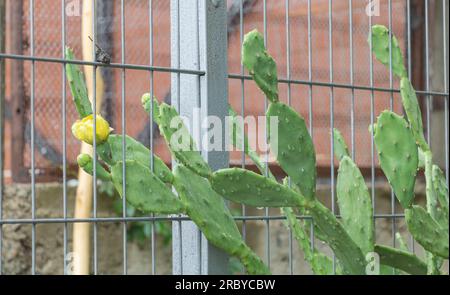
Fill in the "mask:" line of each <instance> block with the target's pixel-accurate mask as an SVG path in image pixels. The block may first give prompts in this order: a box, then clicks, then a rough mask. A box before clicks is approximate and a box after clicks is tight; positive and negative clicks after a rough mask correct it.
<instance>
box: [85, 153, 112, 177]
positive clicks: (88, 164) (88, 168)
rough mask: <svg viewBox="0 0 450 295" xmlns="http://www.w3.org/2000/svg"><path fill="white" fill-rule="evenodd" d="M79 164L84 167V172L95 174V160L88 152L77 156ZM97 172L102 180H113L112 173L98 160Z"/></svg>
mask: <svg viewBox="0 0 450 295" xmlns="http://www.w3.org/2000/svg"><path fill="white" fill-rule="evenodd" d="M77 162H78V166H80V168H81V169H83V171H84V172H86V173H87V174H90V175H94V163H93V162H94V161H93V159H92V157H91V156H90V155H88V154H80V155H78V157H77ZM96 166H97V167H96V173H97V177H98V178H99V179H101V180H105V181H109V180H111V174H109V172H108V171H106V169H105V168H104V167H103V166H102V165H101V164H100V163H99V162H98V161H97V163H96Z"/></svg>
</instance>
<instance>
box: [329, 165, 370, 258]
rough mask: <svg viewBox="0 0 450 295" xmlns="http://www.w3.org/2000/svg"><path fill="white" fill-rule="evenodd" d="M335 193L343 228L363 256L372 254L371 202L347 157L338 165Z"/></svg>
mask: <svg viewBox="0 0 450 295" xmlns="http://www.w3.org/2000/svg"><path fill="white" fill-rule="evenodd" d="M336 193H337V197H338V203H339V212H340V213H341V216H342V223H343V224H344V228H345V229H346V231H347V232H348V234H349V235H350V237H351V238H352V239H353V241H354V242H355V243H356V244H357V245H358V246H359V248H360V249H361V250H362V251H363V253H364V254H366V253H369V252H372V251H373V245H374V242H375V225H374V221H373V208H372V202H371V198H370V194H369V190H368V189H367V186H366V183H365V182H364V178H363V176H362V174H361V172H360V171H359V169H358V167H357V166H356V165H355V163H354V162H353V161H352V160H351V159H350V158H349V157H348V156H344V157H343V158H342V160H341V162H340V164H339V173H338V177H337V184H336Z"/></svg>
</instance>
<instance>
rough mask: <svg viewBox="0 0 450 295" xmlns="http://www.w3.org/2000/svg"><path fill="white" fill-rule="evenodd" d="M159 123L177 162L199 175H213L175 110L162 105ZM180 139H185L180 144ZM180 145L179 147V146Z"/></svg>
mask: <svg viewBox="0 0 450 295" xmlns="http://www.w3.org/2000/svg"><path fill="white" fill-rule="evenodd" d="M157 123H158V124H159V130H160V131H161V134H162V135H163V136H164V139H165V140H166V142H167V144H168V145H169V148H170V151H171V152H172V154H173V156H174V157H175V158H176V160H177V161H178V162H180V163H182V164H183V165H185V166H186V167H187V168H189V169H191V170H192V171H194V172H195V173H197V174H198V175H201V176H203V177H208V176H209V175H210V174H211V169H210V168H209V166H208V164H207V163H206V162H205V160H204V159H203V158H202V156H201V155H200V152H199V151H197V150H196V147H195V143H194V140H193V139H192V137H191V135H190V134H189V131H188V129H187V128H186V126H185V125H184V124H183V122H182V120H181V118H180V116H179V115H178V113H177V111H176V110H175V108H173V107H171V106H169V105H167V104H165V103H162V104H161V105H160V106H159V120H158V121H157ZM178 138H181V139H183V140H182V142H179V141H178ZM178 144H179V146H177V145H178Z"/></svg>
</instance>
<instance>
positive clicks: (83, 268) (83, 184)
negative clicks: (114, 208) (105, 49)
mask: <svg viewBox="0 0 450 295" xmlns="http://www.w3.org/2000/svg"><path fill="white" fill-rule="evenodd" d="M92 1H95V0H84V1H83V7H82V11H83V13H82V24H81V42H82V52H83V60H86V61H92V60H94V58H95V57H94V56H93V50H94V49H93V46H94V44H93V42H92V41H91V40H89V36H93V35H94V32H93V22H94V16H93V11H92ZM84 75H85V78H86V85H87V89H88V95H89V99H90V100H91V103H92V98H93V97H94V89H93V80H94V69H93V67H92V66H84ZM96 84H97V89H96V90H95V91H96V109H97V112H99V110H100V107H101V104H102V100H103V93H104V82H103V77H102V75H101V71H100V68H97V70H96ZM92 152H93V149H92V146H90V145H88V144H86V143H84V142H83V143H82V144H81V151H80V153H86V154H90V155H92ZM92 187H93V180H92V176H91V175H89V174H87V173H86V172H84V171H83V170H82V169H79V170H78V188H77V194H76V200H75V218H89V217H90V216H91V211H92ZM73 252H74V268H73V270H74V273H73V274H75V275H87V274H89V269H90V224H89V223H88V222H83V223H74V225H73Z"/></svg>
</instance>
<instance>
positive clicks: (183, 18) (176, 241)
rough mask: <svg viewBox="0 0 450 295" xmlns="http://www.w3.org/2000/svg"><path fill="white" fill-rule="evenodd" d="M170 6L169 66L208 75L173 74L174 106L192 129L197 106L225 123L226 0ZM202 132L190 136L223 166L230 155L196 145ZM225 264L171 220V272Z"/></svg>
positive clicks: (218, 268) (222, 268) (186, 0)
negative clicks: (208, 150) (170, 63)
mask: <svg viewBox="0 0 450 295" xmlns="http://www.w3.org/2000/svg"><path fill="white" fill-rule="evenodd" d="M170 4H171V62H172V67H173V68H183V69H194V70H202V71H205V72H206V74H205V75H204V76H197V75H189V74H179V73H178V74H177V73H174V74H172V86H171V98H172V105H174V106H175V107H176V108H177V109H178V111H179V112H180V114H181V115H182V116H185V117H187V118H188V119H189V120H190V122H191V125H193V124H192V122H193V121H195V120H193V119H194V116H195V114H193V110H194V109H196V108H198V109H199V116H200V118H201V119H203V118H206V117H207V116H217V117H219V118H221V121H222V124H223V123H224V120H223V119H224V117H225V116H226V115H227V109H228V93H227V92H228V79H227V74H228V73H227V10H226V9H227V7H226V1H225V0H171V2H170ZM201 121H202V120H200V122H201ZM198 123H199V122H194V124H196V125H197V124H198ZM198 127H199V126H192V128H191V130H194V129H195V128H198ZM194 133H195V132H194ZM201 133H202V132H200V133H199V134H200V136H195V135H194V138H195V140H196V142H197V145H198V146H199V148H201V149H202V155H203V157H204V158H205V159H206V160H207V161H208V163H209V164H210V166H211V167H212V169H213V170H216V169H219V168H223V167H227V166H228V153H227V152H225V151H210V152H207V151H206V150H205V149H204V147H201V144H200V142H201V141H200V138H199V137H201ZM222 133H223V132H222ZM227 265H228V257H227V255H226V254H225V253H223V252H222V251H220V250H219V249H217V248H215V247H214V246H212V245H209V244H208V242H207V241H206V239H205V237H204V236H203V235H202V234H201V233H200V231H199V229H198V228H197V227H196V226H195V224H194V223H193V222H190V221H182V222H178V221H175V222H173V273H174V274H226V273H227Z"/></svg>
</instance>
